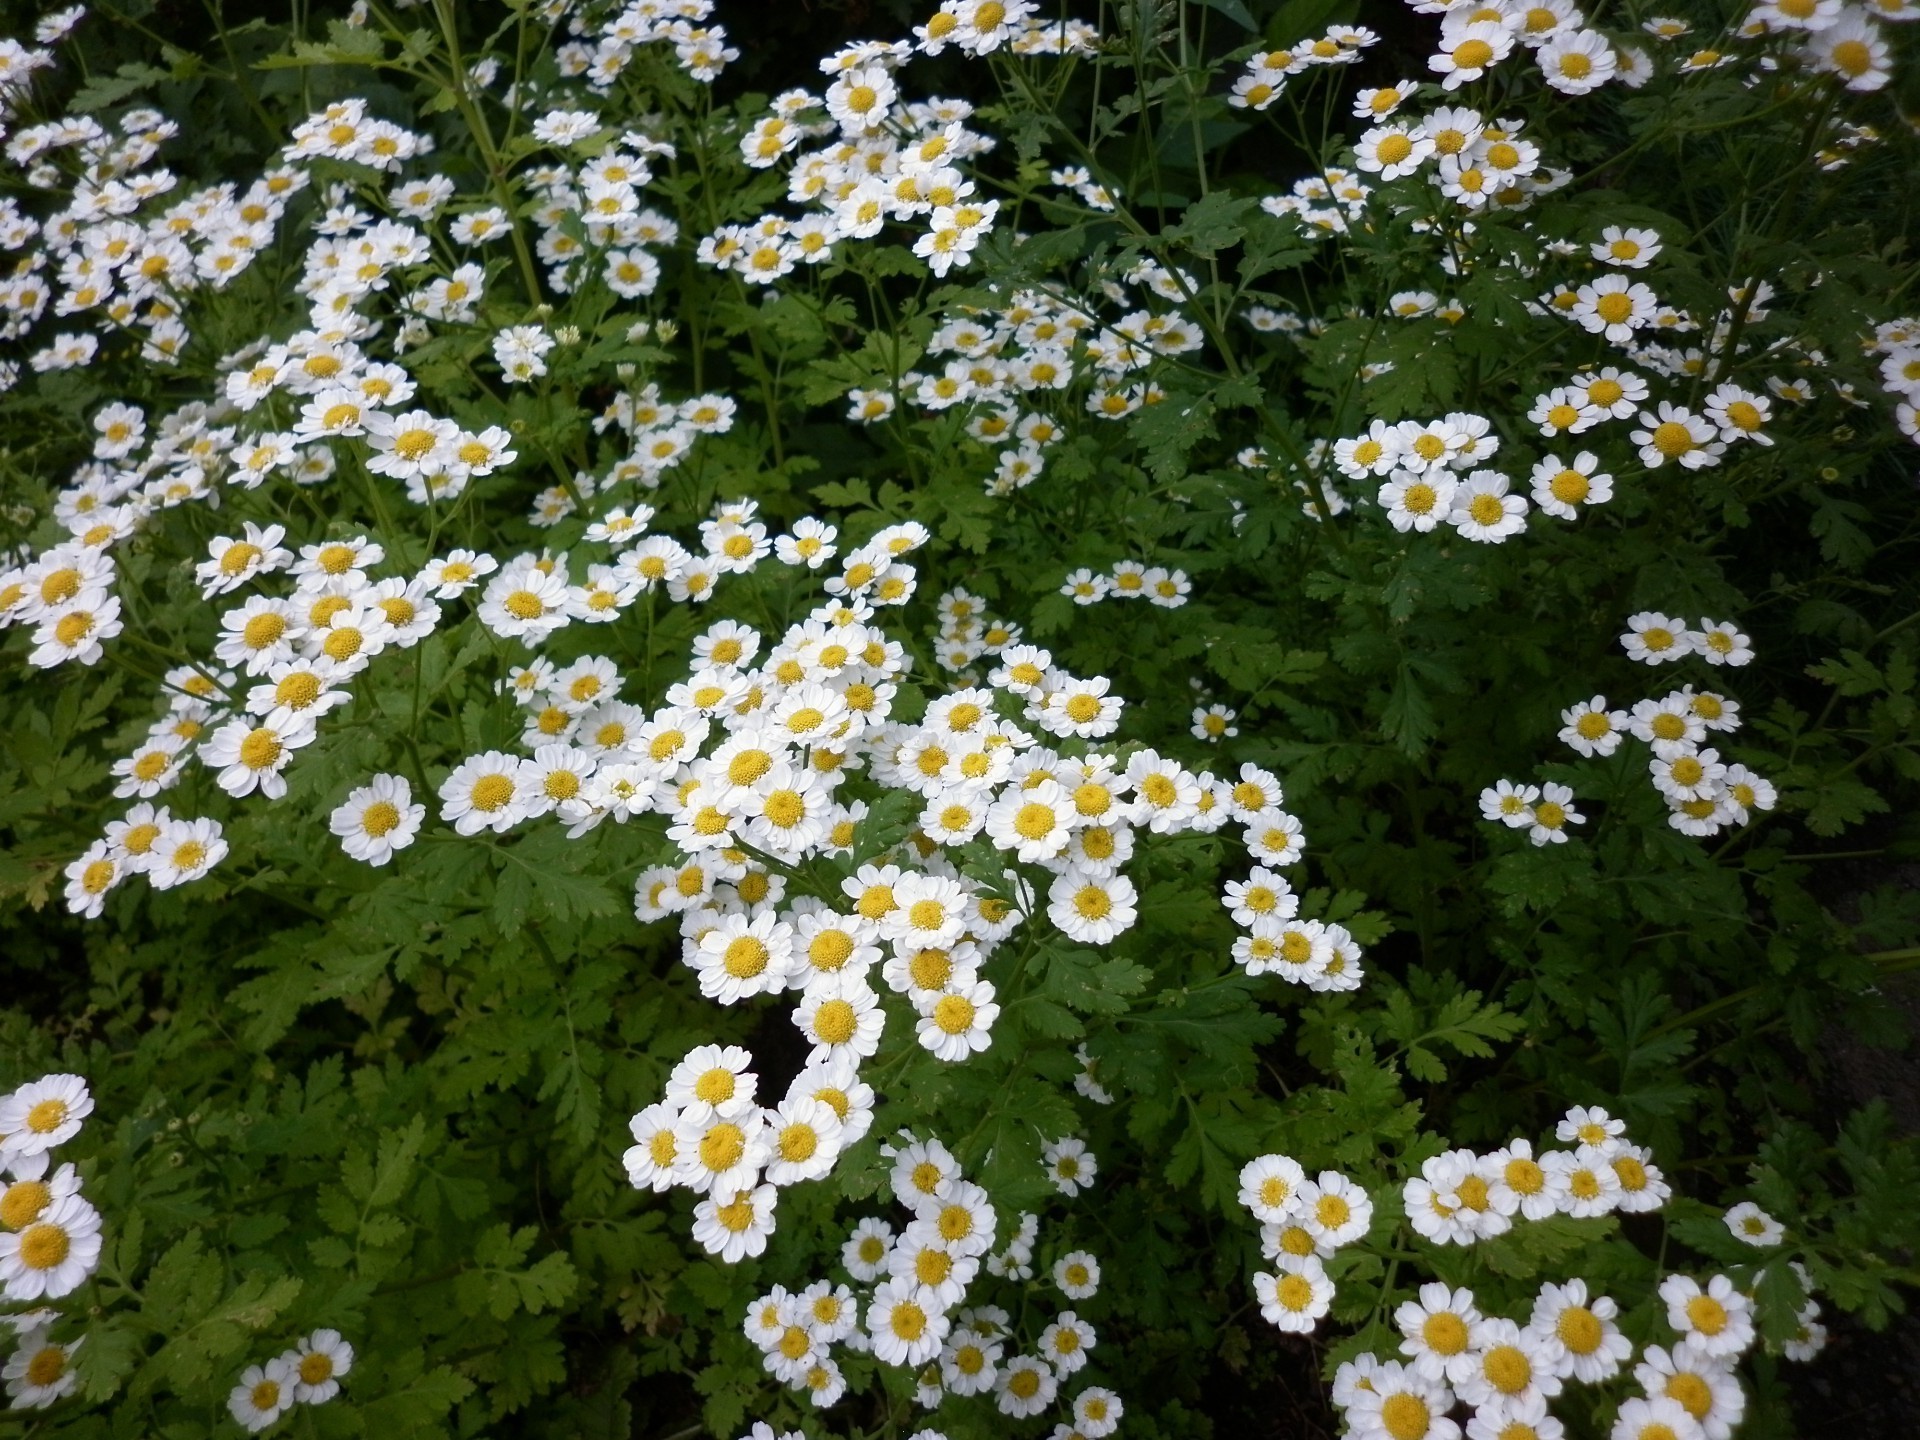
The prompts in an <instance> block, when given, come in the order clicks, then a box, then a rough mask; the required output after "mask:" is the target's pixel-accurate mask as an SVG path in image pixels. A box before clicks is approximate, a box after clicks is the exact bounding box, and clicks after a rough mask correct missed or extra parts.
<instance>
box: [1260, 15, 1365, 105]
mask: <svg viewBox="0 0 1920 1440" xmlns="http://www.w3.org/2000/svg"><path fill="white" fill-rule="evenodd" d="M1379 43H1380V37H1379V36H1378V35H1376V34H1374V33H1373V32H1372V31H1371V30H1368V29H1365V28H1363V27H1359V26H1353V25H1336V26H1335V27H1334V28H1333V29H1331V30H1329V31H1327V33H1326V34H1324V35H1321V36H1319V37H1318V38H1316V39H1313V40H1302V41H1300V42H1299V43H1298V44H1297V45H1293V46H1290V47H1289V48H1287V49H1285V50H1263V51H1260V52H1259V53H1257V54H1255V55H1253V56H1251V57H1249V59H1248V60H1247V67H1246V70H1245V72H1244V73H1242V74H1241V75H1240V77H1239V78H1238V79H1236V80H1235V81H1234V82H1233V93H1232V94H1230V95H1229V96H1228V97H1227V103H1228V104H1229V105H1232V106H1234V107H1235V108H1236V109H1241V110H1264V109H1266V108H1267V107H1268V106H1269V105H1271V104H1273V102H1274V101H1276V100H1278V99H1279V98H1280V95H1281V92H1282V91H1284V90H1285V89H1286V86H1287V79H1288V77H1289V76H1292V75H1297V74H1299V73H1301V72H1302V71H1306V70H1311V69H1313V68H1314V67H1315V66H1320V65H1352V64H1355V63H1357V62H1358V61H1359V59H1360V54H1361V52H1362V51H1363V50H1365V49H1367V48H1368V47H1369V46H1372V45H1377V44H1379ZM1390 93H1392V92H1386V91H1379V90H1370V91H1367V92H1365V95H1366V97H1367V98H1366V99H1365V100H1364V101H1363V102H1361V103H1364V104H1366V105H1367V106H1368V107H1369V108H1368V111H1367V113H1370V114H1382V115H1385V114H1392V113H1393V105H1394V103H1396V102H1394V101H1392V100H1389V99H1386V98H1383V97H1385V96H1386V95H1388V94H1390Z"/></svg>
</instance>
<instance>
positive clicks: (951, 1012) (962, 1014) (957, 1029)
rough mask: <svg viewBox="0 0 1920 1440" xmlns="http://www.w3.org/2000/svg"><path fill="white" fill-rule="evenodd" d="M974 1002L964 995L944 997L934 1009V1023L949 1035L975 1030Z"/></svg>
mask: <svg viewBox="0 0 1920 1440" xmlns="http://www.w3.org/2000/svg"><path fill="white" fill-rule="evenodd" d="M973 1014H974V1011H973V1002H972V1001H971V1000H969V999H967V997H966V996H964V995H942V996H941V997H940V999H939V1000H938V1001H937V1002H936V1003H935V1005H934V1007H933V1023H934V1024H935V1025H936V1026H938V1027H939V1029H940V1030H941V1031H943V1032H944V1033H946V1034H948V1035H964V1034H966V1033H967V1031H968V1030H970V1029H972V1028H973Z"/></svg>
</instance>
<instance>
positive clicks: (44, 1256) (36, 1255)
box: [19, 1225, 72, 1270]
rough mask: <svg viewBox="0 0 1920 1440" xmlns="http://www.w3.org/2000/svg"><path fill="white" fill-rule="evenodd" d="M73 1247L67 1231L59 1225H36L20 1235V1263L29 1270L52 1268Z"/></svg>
mask: <svg viewBox="0 0 1920 1440" xmlns="http://www.w3.org/2000/svg"><path fill="white" fill-rule="evenodd" d="M71 1248H72V1242H70V1241H69V1240H68V1239H67V1232H66V1231H64V1230H62V1229H61V1228H60V1227H59V1226H58V1225H35V1226H34V1227H33V1228H32V1229H30V1230H28V1231H27V1232H26V1233H25V1234H24V1235H22V1236H21V1237H20V1251H19V1254H20V1263H21V1264H22V1265H25V1266H26V1267H27V1268H28V1269H29V1270H51V1269H53V1268H54V1267H55V1266H57V1265H58V1264H60V1262H61V1261H63V1260H65V1259H66V1258H67V1252H68V1250H70V1249H71Z"/></svg>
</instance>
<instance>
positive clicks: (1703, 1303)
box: [1333, 1266, 1820, 1440]
mask: <svg viewBox="0 0 1920 1440" xmlns="http://www.w3.org/2000/svg"><path fill="white" fill-rule="evenodd" d="M1795 1270H1796V1273H1798V1274H1799V1276H1800V1279H1801V1281H1802V1284H1803V1285H1804V1284H1805V1282H1806V1276H1805V1273H1804V1271H1800V1270H1799V1267H1797V1266H1796V1267H1795ZM1660 1300H1661V1301H1662V1303H1663V1304H1664V1305H1665V1307H1666V1321H1667V1324H1668V1325H1669V1326H1670V1327H1671V1328H1672V1330H1673V1331H1674V1332H1675V1333H1676V1335H1677V1336H1678V1337H1679V1338H1678V1339H1677V1341H1676V1342H1675V1343H1674V1344H1673V1345H1672V1346H1670V1347H1668V1346H1662V1345H1653V1344H1649V1345H1647V1346H1646V1347H1645V1348H1644V1349H1643V1350H1641V1352H1640V1355H1639V1358H1638V1361H1637V1363H1635V1357H1634V1345H1633V1342H1632V1341H1631V1340H1629V1339H1628V1338H1627V1337H1626V1336H1625V1335H1624V1334H1622V1333H1621V1330H1620V1326H1619V1323H1618V1321H1619V1314H1620V1307H1619V1305H1618V1304H1617V1303H1616V1302H1615V1301H1614V1300H1612V1299H1611V1298H1610V1297H1608V1296H1605V1295H1600V1294H1597V1293H1595V1292H1594V1291H1593V1289H1592V1288H1591V1287H1590V1286H1589V1285H1588V1283H1587V1282H1586V1281H1585V1280H1582V1279H1578V1278H1575V1279H1570V1280H1567V1281H1565V1282H1564V1283H1553V1282H1549V1283H1547V1284H1545V1285H1542V1286H1541V1288H1540V1291H1539V1294H1538V1295H1537V1296H1536V1297H1535V1299H1534V1302H1533V1309H1532V1313H1531V1314H1530V1315H1528V1317H1527V1318H1526V1320H1525V1322H1524V1323H1523V1322H1521V1321H1518V1320H1513V1319H1508V1318H1505V1317H1502V1316H1499V1315H1487V1314H1484V1313H1482V1311H1481V1310H1480V1308H1479V1305H1478V1304H1477V1302H1476V1300H1475V1297H1474V1294H1473V1292H1472V1291H1471V1290H1468V1289H1465V1288H1458V1289H1456V1288H1452V1287H1449V1286H1447V1285H1445V1284H1439V1283H1433V1284H1428V1285H1423V1286H1422V1287H1421V1288H1420V1293H1419V1298H1418V1299H1416V1300H1409V1301H1407V1302H1405V1303H1404V1304H1402V1305H1401V1306H1400V1308H1399V1309H1398V1310H1397V1311H1396V1312H1395V1314H1394V1323H1395V1325H1396V1327H1397V1328H1398V1329H1399V1331H1400V1333H1401V1335H1402V1336H1403V1337H1404V1338H1403V1339H1402V1340H1401V1342H1400V1354H1401V1355H1402V1356H1403V1357H1404V1359H1401V1360H1383V1359H1381V1358H1380V1357H1379V1356H1378V1355H1375V1354H1372V1353H1367V1354H1362V1355H1360V1356H1357V1357H1356V1358H1355V1359H1353V1360H1351V1361H1348V1362H1347V1363H1345V1364H1343V1365H1342V1366H1341V1367H1340V1368H1339V1370H1338V1372H1337V1373H1336V1374H1335V1376H1334V1382H1333V1401H1334V1404H1335V1405H1337V1406H1338V1407H1340V1408H1341V1409H1342V1410H1343V1411H1344V1412H1345V1415H1346V1422H1347V1429H1346V1435H1347V1436H1348V1437H1349V1440H1410V1437H1420V1440H1459V1437H1460V1434H1461V1430H1462V1426H1461V1424H1460V1423H1459V1422H1458V1421H1457V1420H1455V1419H1454V1418H1453V1417H1452V1415H1451V1414H1450V1413H1449V1412H1451V1411H1453V1409H1454V1408H1455V1407H1456V1406H1462V1405H1463V1406H1466V1407H1467V1408H1468V1409H1469V1410H1470V1411H1471V1412H1472V1413H1471V1416H1470V1417H1469V1419H1468V1420H1467V1422H1466V1425H1465V1427H1464V1428H1465V1431H1466V1434H1467V1436H1468V1437H1469V1440H1515V1437H1525V1440H1563V1437H1564V1436H1565V1435H1566V1434H1567V1430H1566V1426H1565V1425H1564V1424H1563V1423H1562V1422H1561V1421H1560V1419H1559V1418H1558V1417H1556V1416H1555V1415H1554V1414H1553V1413H1552V1411H1551V1409H1550V1408H1549V1402H1550V1401H1552V1400H1553V1399H1554V1398H1555V1397H1557V1396H1559V1395H1560V1394H1561V1392H1562V1391H1563V1390H1565V1389H1566V1388H1567V1386H1568V1385H1570V1384H1571V1385H1603V1384H1607V1383H1609V1382H1611V1381H1613V1380H1615V1379H1616V1378H1618V1377H1619V1376H1621V1375H1622V1374H1624V1373H1626V1370H1627V1367H1628V1365H1629V1364H1632V1366H1633V1369H1632V1376H1633V1380H1634V1383H1635V1384H1637V1385H1638V1386H1639V1387H1640V1390H1641V1394H1640V1395H1639V1396H1635V1397H1630V1398H1628V1399H1625V1400H1623V1401H1622V1402H1621V1403H1620V1405H1619V1408H1618V1410H1617V1412H1616V1415H1615V1419H1614V1423H1613V1428H1612V1430H1611V1431H1610V1432H1609V1433H1610V1440H1730V1437H1731V1436H1732V1435H1733V1433H1734V1431H1735V1429H1736V1427H1738V1425H1739V1424H1740V1422H1741V1420H1742V1419H1743V1418H1744V1416H1745V1414H1746V1408H1747V1397H1746V1392H1745V1391H1744V1390H1743V1389H1742V1388H1741V1386H1740V1381H1739V1378H1738V1376H1737V1374H1736V1373H1735V1366H1736V1365H1737V1364H1738V1362H1739V1360H1740V1357H1741V1356H1742V1355H1743V1354H1744V1353H1745V1352H1746V1351H1747V1350H1748V1349H1749V1348H1750V1347H1751V1346H1752V1345H1753V1343H1754V1339H1755V1335H1756V1329H1755V1324H1754V1302H1753V1298H1752V1296H1751V1295H1749V1294H1747V1293H1745V1292H1743V1291H1741V1290H1740V1289H1739V1288H1738V1287H1737V1286H1736V1285H1735V1284H1734V1282H1733V1281H1732V1280H1730V1279H1729V1278H1728V1277H1727V1276H1725V1275H1714V1276H1712V1277H1710V1278H1709V1280H1708V1281H1707V1283H1706V1284H1705V1285H1702V1284H1700V1283H1699V1282H1698V1281H1696V1280H1694V1279H1692V1278H1691V1277H1689V1276H1685V1275H1669V1276H1668V1277H1667V1278H1666V1279H1665V1280H1664V1281H1662V1282H1661V1285H1660ZM1818 1310H1819V1307H1818V1306H1817V1305H1814V1304H1812V1302H1811V1301H1809V1302H1808V1306H1807V1308H1806V1309H1805V1310H1803V1311H1802V1312H1801V1314H1802V1317H1803V1322H1802V1329H1803V1335H1802V1337H1801V1338H1799V1339H1796V1340H1794V1341H1790V1342H1788V1343H1787V1344H1786V1345H1784V1346H1783V1347H1782V1353H1783V1354H1785V1355H1786V1356H1787V1357H1788V1358H1789V1359H1796V1360H1804V1359H1808V1358H1810V1357H1811V1355H1812V1354H1813V1353H1815V1352H1816V1351H1817V1350H1818V1349H1819V1346H1820V1338H1819V1337H1817V1336H1814V1335H1812V1333H1811V1330H1810V1329H1809V1327H1811V1329H1813V1330H1817V1329H1818V1323H1817V1321H1815V1320H1813V1319H1812V1315H1813V1314H1815V1313H1817V1312H1818Z"/></svg>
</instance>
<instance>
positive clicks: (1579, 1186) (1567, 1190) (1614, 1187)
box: [1541, 1145, 1620, 1220]
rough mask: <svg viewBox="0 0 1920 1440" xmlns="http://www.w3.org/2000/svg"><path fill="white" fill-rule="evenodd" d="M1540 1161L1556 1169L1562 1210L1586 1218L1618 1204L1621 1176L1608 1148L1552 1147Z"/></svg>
mask: <svg viewBox="0 0 1920 1440" xmlns="http://www.w3.org/2000/svg"><path fill="white" fill-rule="evenodd" d="M1541 1161H1542V1163H1543V1164H1544V1165H1546V1166H1547V1167H1549V1168H1550V1169H1552V1170H1553V1171H1554V1172H1555V1178H1554V1182H1553V1184H1554V1189H1555V1191H1556V1192H1557V1193H1558V1194H1559V1196H1560V1201H1561V1211H1562V1213H1563V1214H1567V1215H1571V1216H1573V1217H1574V1218H1575V1219H1578V1220H1587V1219H1592V1218H1593V1217H1594V1216H1596V1215H1609V1214H1612V1213H1613V1211H1614V1210H1616V1209H1618V1208H1619V1202H1620V1176H1619V1173H1618V1172H1617V1171H1616V1170H1615V1169H1614V1168H1613V1165H1612V1163H1611V1162H1612V1156H1611V1155H1610V1154H1609V1153H1608V1151H1606V1150H1604V1149H1602V1148H1601V1147H1599V1146H1595V1145H1582V1146H1580V1147H1579V1148H1578V1149H1575V1150H1550V1151H1548V1152H1547V1153H1546V1154H1545V1155H1543V1156H1542V1157H1541Z"/></svg>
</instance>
